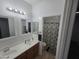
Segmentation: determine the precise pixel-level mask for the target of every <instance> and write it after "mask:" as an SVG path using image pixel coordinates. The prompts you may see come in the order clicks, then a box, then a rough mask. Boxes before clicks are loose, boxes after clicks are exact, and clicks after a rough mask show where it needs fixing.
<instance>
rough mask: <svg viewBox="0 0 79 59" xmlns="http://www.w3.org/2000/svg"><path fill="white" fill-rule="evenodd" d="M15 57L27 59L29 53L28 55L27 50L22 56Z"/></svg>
mask: <svg viewBox="0 0 79 59" xmlns="http://www.w3.org/2000/svg"><path fill="white" fill-rule="evenodd" d="M15 59H27V55H26V52H25V53H23V54H21V55H20V56H18V57H17V58H15Z"/></svg>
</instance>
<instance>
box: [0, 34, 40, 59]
mask: <svg viewBox="0 0 79 59" xmlns="http://www.w3.org/2000/svg"><path fill="white" fill-rule="evenodd" d="M25 40H26V42H25ZM25 40H24V41H23V42H22V43H20V44H18V45H15V46H13V47H10V48H9V50H8V51H7V52H4V50H2V51H0V59H34V58H35V57H36V56H38V54H39V41H38V39H37V37H36V36H34V38H33V39H30V40H29V41H28V40H27V39H25Z"/></svg>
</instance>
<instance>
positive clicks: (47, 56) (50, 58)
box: [35, 51, 55, 59]
mask: <svg viewBox="0 0 79 59" xmlns="http://www.w3.org/2000/svg"><path fill="white" fill-rule="evenodd" d="M35 59H55V56H54V55H53V54H51V53H49V52H47V51H44V52H43V55H42V56H37V57H36V58H35Z"/></svg>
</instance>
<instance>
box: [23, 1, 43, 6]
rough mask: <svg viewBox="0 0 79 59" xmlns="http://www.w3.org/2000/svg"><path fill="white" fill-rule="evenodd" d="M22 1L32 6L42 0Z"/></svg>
mask: <svg viewBox="0 0 79 59" xmlns="http://www.w3.org/2000/svg"><path fill="white" fill-rule="evenodd" d="M24 1H26V2H28V3H29V4H31V5H32V6H33V5H36V4H38V3H40V2H41V1H43V0H24Z"/></svg>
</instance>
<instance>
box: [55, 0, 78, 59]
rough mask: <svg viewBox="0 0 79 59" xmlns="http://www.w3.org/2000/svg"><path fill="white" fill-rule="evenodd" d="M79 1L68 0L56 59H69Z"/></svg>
mask: <svg viewBox="0 0 79 59" xmlns="http://www.w3.org/2000/svg"><path fill="white" fill-rule="evenodd" d="M77 4H78V0H66V1H65V8H64V17H63V23H62V29H61V34H60V35H59V36H60V37H59V38H58V43H57V51H56V59H67V56H68V51H69V46H70V41H71V35H72V29H73V24H74V20H75V13H76V9H77Z"/></svg>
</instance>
